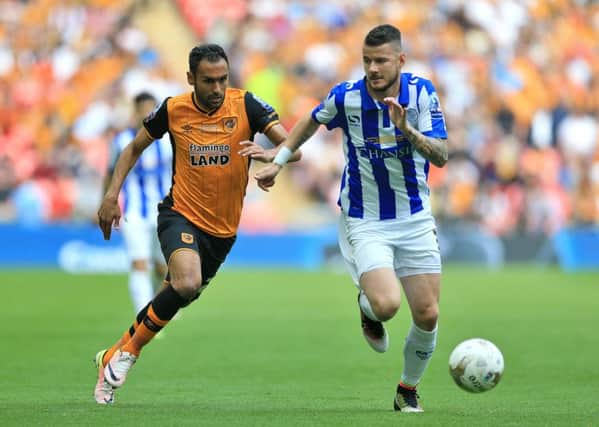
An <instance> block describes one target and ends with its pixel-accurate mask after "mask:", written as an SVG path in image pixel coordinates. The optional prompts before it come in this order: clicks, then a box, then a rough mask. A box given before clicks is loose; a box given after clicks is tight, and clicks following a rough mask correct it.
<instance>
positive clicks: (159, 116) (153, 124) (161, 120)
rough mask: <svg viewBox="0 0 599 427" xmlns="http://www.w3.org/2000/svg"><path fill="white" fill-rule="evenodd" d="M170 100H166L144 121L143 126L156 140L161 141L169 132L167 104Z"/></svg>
mask: <svg viewBox="0 0 599 427" xmlns="http://www.w3.org/2000/svg"><path fill="white" fill-rule="evenodd" d="M169 99H170V98H166V99H165V100H164V101H162V103H161V104H160V105H158V106H157V107H156V108H155V109H154V111H152V112H151V113H150V114H149V115H148V117H146V118H145V119H144V120H143V125H144V127H145V128H146V130H147V131H148V133H149V134H150V136H151V137H152V138H154V139H160V138H162V136H163V135H164V134H165V133H166V132H167V131H168V110H167V102H168V100H169Z"/></svg>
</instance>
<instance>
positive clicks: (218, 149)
mask: <svg viewBox="0 0 599 427" xmlns="http://www.w3.org/2000/svg"><path fill="white" fill-rule="evenodd" d="M230 159H231V147H230V146H229V145H228V144H210V145H197V144H191V145H190V146H189V163H190V164H191V166H199V167H202V166H224V165H226V164H227V163H229V160H230Z"/></svg>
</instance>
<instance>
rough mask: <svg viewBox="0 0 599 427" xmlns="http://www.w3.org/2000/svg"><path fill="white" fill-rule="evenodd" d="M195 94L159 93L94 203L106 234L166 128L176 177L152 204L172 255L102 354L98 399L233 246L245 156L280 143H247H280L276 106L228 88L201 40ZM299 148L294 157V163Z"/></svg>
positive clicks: (214, 50)
mask: <svg viewBox="0 0 599 427" xmlns="http://www.w3.org/2000/svg"><path fill="white" fill-rule="evenodd" d="M187 81H188V83H189V84H190V85H191V86H193V91H192V92H189V93H185V94H183V95H179V96H175V97H172V98H167V99H165V100H164V101H163V102H162V104H160V106H158V107H157V108H156V109H155V110H154V111H153V112H152V113H151V114H150V115H149V116H148V117H146V118H145V120H144V123H143V126H142V127H141V129H140V130H139V131H138V132H137V135H136V136H135V138H134V140H133V141H132V142H131V143H130V144H129V145H128V146H127V147H126V148H125V149H124V150H123V152H122V153H121V155H120V157H119V159H118V161H117V163H116V166H115V169H114V172H113V175H112V180H111V183H110V186H109V187H108V189H107V191H106V193H105V195H104V199H103V200H102V204H101V206H100V209H99V210H98V219H99V225H100V228H101V229H102V233H103V234H104V238H105V239H106V240H108V239H110V234H111V230H112V227H113V225H114V226H115V227H118V224H119V220H120V217H121V210H120V208H119V206H118V203H117V199H118V194H119V191H120V189H121V186H122V184H123V182H124V180H125V178H126V176H127V174H128V173H129V171H130V170H131V168H132V167H133V165H134V164H135V162H136V161H137V159H138V158H139V156H140V155H141V153H142V152H143V151H144V150H145V149H146V148H147V147H148V146H149V145H150V144H151V143H152V142H153V141H155V140H156V139H160V138H161V137H162V136H163V135H164V134H165V133H166V132H168V133H169V136H170V140H171V144H172V148H173V177H172V185H171V189H170V192H169V193H168V195H167V196H166V197H165V198H164V199H163V200H162V202H160V204H159V206H158V238H159V240H160V244H161V247H162V252H163V254H164V257H165V259H166V260H167V262H168V272H167V275H166V279H165V285H164V287H163V288H162V290H161V291H160V292H158V293H157V294H156V296H155V297H154V298H153V299H152V301H150V303H148V305H147V306H146V307H145V308H143V309H142V310H141V311H140V312H139V313H138V314H137V317H136V319H135V320H134V322H133V324H132V325H131V327H130V328H129V329H127V330H126V331H125V332H124V334H123V335H122V337H121V338H120V339H119V340H118V341H117V342H116V343H115V344H114V345H113V346H112V347H110V348H108V349H106V350H102V351H100V352H98V354H97V355H96V365H97V368H98V381H97V384H96V388H95V390H94V397H95V400H96V402H97V403H99V404H109V403H112V402H113V401H114V391H115V389H116V388H118V387H120V386H122V385H123V383H124V382H125V379H126V377H127V374H128V373H129V370H130V369H131V367H132V366H133V364H134V363H135V362H136V361H137V359H138V358H139V355H140V352H141V350H142V348H143V347H144V346H145V345H146V344H148V343H149V342H150V340H152V338H154V336H155V335H156V334H157V333H158V332H159V331H160V330H161V329H162V328H164V327H165V326H166V324H167V323H168V322H169V321H170V320H171V319H172V318H173V316H174V315H175V314H176V313H177V311H178V310H179V309H181V308H182V307H185V306H187V305H189V304H190V303H191V302H192V301H194V300H195V299H197V298H198V297H199V295H200V294H201V292H202V291H203V290H204V289H205V287H206V286H207V285H208V283H209V282H210V280H211V279H212V278H213V277H214V276H215V274H216V272H217V270H218V268H219V267H220V265H221V264H222V263H223V261H224V260H225V257H226V256H227V254H228V253H229V251H230V249H231V247H232V246H233V243H234V242H235V237H236V233H237V227H238V225H239V220H240V216H241V208H242V205H243V198H244V196H245V192H246V186H247V182H248V172H249V164H250V161H251V159H254V160H258V161H262V162H270V161H272V159H273V158H274V156H275V155H276V153H277V151H278V148H276V147H275V148H272V149H264V148H262V147H261V146H259V145H258V144H256V143H254V142H253V137H254V135H255V134H256V133H257V132H260V133H263V134H265V135H266V136H267V137H268V139H269V140H270V141H271V142H272V143H273V144H274V145H275V146H278V145H279V144H281V143H282V142H283V141H284V140H285V139H286V138H287V132H286V130H285V129H284V128H283V126H282V125H281V124H280V123H279V118H278V115H277V113H276V111H275V110H274V109H273V108H272V107H271V106H270V105H268V104H267V103H266V102H264V101H262V100H261V99H260V98H258V97H257V96H255V95H253V94H252V93H250V92H247V91H245V90H242V89H235V88H229V87H228V83H229V60H228V58H227V55H226V53H225V51H224V50H223V49H222V47H220V46H218V45H215V44H204V45H199V46H196V47H194V48H193V49H192V50H191V52H190V53H189V71H188V72H187ZM300 157H301V154H299V153H298V154H297V155H294V157H293V158H292V160H299V159H300Z"/></svg>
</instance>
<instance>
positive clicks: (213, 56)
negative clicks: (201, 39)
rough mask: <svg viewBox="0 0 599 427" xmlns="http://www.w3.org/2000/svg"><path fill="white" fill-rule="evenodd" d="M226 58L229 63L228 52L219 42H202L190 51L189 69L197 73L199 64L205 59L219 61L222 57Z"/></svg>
mask: <svg viewBox="0 0 599 427" xmlns="http://www.w3.org/2000/svg"><path fill="white" fill-rule="evenodd" d="M221 58H222V59H224V60H225V62H226V63H227V65H229V58H227V54H226V53H225V50H224V49H223V48H222V47H220V46H219V45H217V44H200V45H197V46H195V47H194V48H193V49H191V52H189V71H191V73H192V74H195V72H196V68H198V64H199V63H200V61H202V60H203V59H206V60H207V61H209V62H217V61H219V60H220V59H221Z"/></svg>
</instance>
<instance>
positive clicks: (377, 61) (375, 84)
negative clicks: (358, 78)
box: [362, 43, 406, 92]
mask: <svg viewBox="0 0 599 427" xmlns="http://www.w3.org/2000/svg"><path fill="white" fill-rule="evenodd" d="M405 61H406V55H405V53H402V52H401V50H400V48H399V47H398V46H397V45H396V44H394V43H385V44H382V45H380V46H368V45H364V46H363V47H362V63H363V64H364V73H365V74H366V82H367V84H368V88H369V89H370V90H371V91H374V92H385V91H386V90H387V89H389V88H390V87H391V86H393V84H394V83H396V82H397V81H398V79H399V74H400V73H401V68H402V67H403V65H404V63H405Z"/></svg>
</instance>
